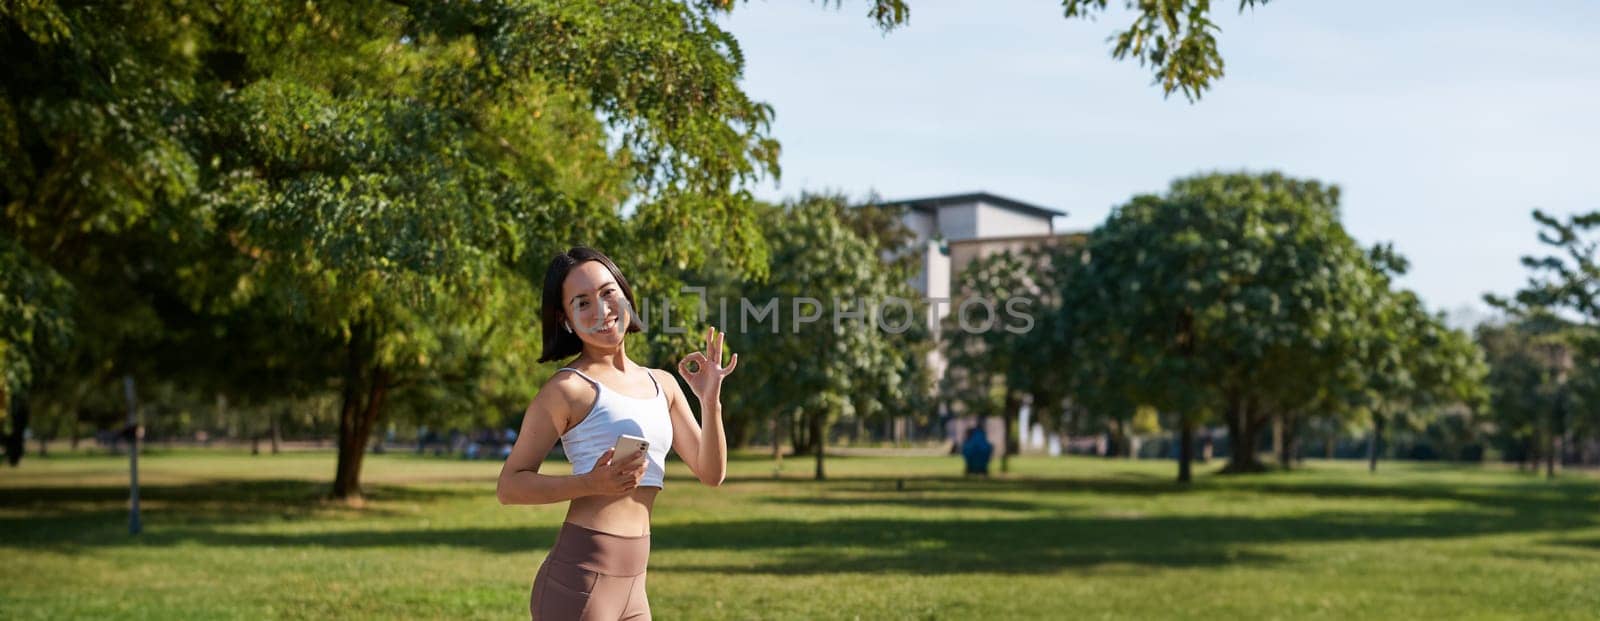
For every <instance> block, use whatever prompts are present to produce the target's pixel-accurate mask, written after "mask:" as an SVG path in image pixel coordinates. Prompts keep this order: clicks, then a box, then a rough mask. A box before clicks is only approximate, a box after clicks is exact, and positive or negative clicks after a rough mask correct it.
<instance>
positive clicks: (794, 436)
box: [789, 412, 811, 455]
mask: <svg viewBox="0 0 1600 621" xmlns="http://www.w3.org/2000/svg"><path fill="white" fill-rule="evenodd" d="M810 421H811V419H810V418H809V417H808V416H806V414H805V412H796V413H795V415H794V416H790V417H789V444H790V446H791V447H792V448H793V449H794V454H795V455H804V454H806V453H809V452H811V444H810V442H809V441H808V438H809V437H810V435H811V434H810V433H808V432H807V430H808V425H809V424H810Z"/></svg>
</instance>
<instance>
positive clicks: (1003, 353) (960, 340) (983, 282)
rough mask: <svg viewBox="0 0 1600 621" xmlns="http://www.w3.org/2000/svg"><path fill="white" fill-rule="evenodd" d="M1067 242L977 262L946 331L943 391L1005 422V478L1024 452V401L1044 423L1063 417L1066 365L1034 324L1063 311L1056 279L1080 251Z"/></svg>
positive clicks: (964, 276)
mask: <svg viewBox="0 0 1600 621" xmlns="http://www.w3.org/2000/svg"><path fill="white" fill-rule="evenodd" d="M1082 241H1083V240H1082V238H1081V237H1079V236H1071V237H1063V238H1062V239H1059V240H1052V241H1050V242H1046V243H1045V244H1043V245H1041V246H1039V247H1036V248H1031V249H1028V250H1026V251H1023V252H1016V253H1014V252H1011V251H1001V252H996V253H994V254H990V255H987V256H982V257H978V258H976V259H973V261H972V262H971V263H969V264H967V266H966V267H965V268H964V269H963V270H962V271H961V273H960V274H958V275H957V277H956V284H955V289H956V295H955V296H953V297H954V298H955V299H953V300H952V301H951V313H950V315H949V316H947V317H946V318H945V321H944V326H943V329H942V334H943V339H942V340H943V347H944V350H945V352H946V359H947V360H949V369H948V371H947V372H946V378H945V382H944V391H945V392H946V398H947V400H949V401H950V402H952V403H954V404H956V405H958V406H959V408H960V409H961V410H962V411H965V412H969V413H972V414H976V415H977V416H978V417H979V420H980V421H981V420H982V419H983V418H985V417H987V416H989V415H992V414H998V415H999V416H1000V417H1001V419H1002V420H1003V421H1004V422H1005V433H1004V438H1003V442H1004V443H1005V444H1004V447H1005V450H1004V452H1003V453H1002V457H1001V460H1000V470H1001V472H1010V470H1011V463H1010V461H1011V456H1012V455H1014V454H1016V453H1017V452H1019V450H1020V448H1021V446H1020V443H1019V442H1018V437H1017V436H1018V433H1019V430H1018V428H1017V427H1018V417H1019V415H1020V413H1021V410H1022V405H1023V403H1024V400H1025V399H1026V400H1030V401H1031V402H1032V403H1034V404H1036V405H1037V408H1036V409H1037V410H1040V411H1042V412H1043V414H1044V416H1043V417H1042V418H1044V419H1052V418H1056V417H1058V416H1059V409H1060V407H1061V402H1062V400H1063V398H1064V396H1065V395H1064V394H1063V391H1061V390H1060V389H1059V388H1058V387H1059V386H1060V385H1061V382H1060V377H1059V375H1060V374H1059V372H1058V370H1059V369H1061V368H1063V367H1064V366H1065V363H1066V362H1067V360H1068V356H1067V350H1066V349H1064V348H1058V347H1057V345H1058V344H1060V341H1059V340H1058V339H1053V338H1051V337H1052V333H1051V332H1050V327H1048V326H1042V325H1040V321H1039V320H1038V319H1036V318H1040V317H1048V316H1050V315H1052V314H1054V313H1056V312H1057V310H1058V309H1057V307H1056V306H1055V304H1056V303H1057V300H1056V295H1055V293H1056V291H1058V289H1056V288H1055V284H1056V280H1057V277H1056V275H1057V273H1058V272H1062V271H1065V270H1067V269H1070V267H1071V265H1072V264H1073V261H1074V260H1075V259H1076V258H1077V252H1078V251H1079V250H1080V249H1081V248H1082Z"/></svg>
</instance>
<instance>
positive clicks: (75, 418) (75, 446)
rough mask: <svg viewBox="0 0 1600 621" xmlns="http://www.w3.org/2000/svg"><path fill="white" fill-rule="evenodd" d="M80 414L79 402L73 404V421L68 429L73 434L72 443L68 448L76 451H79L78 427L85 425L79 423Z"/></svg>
mask: <svg viewBox="0 0 1600 621" xmlns="http://www.w3.org/2000/svg"><path fill="white" fill-rule="evenodd" d="M78 416H79V409H78V404H77V403H73V404H72V422H71V423H69V424H70V425H71V426H70V427H68V428H67V431H68V432H69V433H71V434H72V443H71V444H69V445H68V448H70V449H71V450H72V452H74V453H76V452H78V429H79V428H81V427H83V425H81V424H79V422H78Z"/></svg>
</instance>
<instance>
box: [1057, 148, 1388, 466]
mask: <svg viewBox="0 0 1600 621" xmlns="http://www.w3.org/2000/svg"><path fill="white" fill-rule="evenodd" d="M1338 196H1339V193H1338V189H1337V188H1336V187H1332V186H1325V185H1323V184H1321V183H1319V182H1316V181H1303V180H1297V179H1292V178H1289V177H1286V176H1284V175H1281V174H1278V173H1267V174H1260V175H1255V174H1243V173H1238V174H1213V175H1202V176H1198V177H1191V178H1187V179H1180V180H1178V181H1176V182H1174V183H1173V184H1172V187H1171V189H1170V190H1169V191H1168V193H1167V194H1165V195H1162V196H1154V195H1145V196H1139V197H1135V198H1134V199H1133V200H1132V201H1130V202H1129V203H1127V204H1125V205H1122V206H1120V207H1117V208H1116V209H1115V210H1114V211H1113V212H1112V214H1111V216H1110V217H1109V218H1108V219H1107V220H1106V222H1105V223H1104V224H1103V225H1101V226H1100V227H1098V228H1096V229H1095V230H1094V231H1093V232H1092V233H1091V234H1090V241H1089V247H1088V253H1087V255H1088V256H1087V259H1086V262H1085V263H1084V265H1083V267H1082V269H1080V270H1078V272H1077V277H1075V278H1072V279H1069V280H1068V281H1067V284H1066V288H1065V293H1064V296H1063V297H1064V301H1063V304H1062V312H1063V314H1064V317H1063V322H1064V323H1065V324H1066V325H1069V326H1071V327H1070V333H1071V334H1072V335H1073V337H1074V340H1075V341H1076V345H1075V346H1074V349H1077V350H1080V351H1093V352H1097V353H1096V355H1097V356H1102V357H1103V360H1104V361H1105V362H1104V363H1102V364H1084V365H1081V366H1080V367H1079V372H1078V378H1077V381H1076V384H1075V391H1074V392H1075V394H1076V395H1077V397H1078V398H1077V401H1079V402H1080V403H1081V404H1082V405H1084V406H1085V407H1090V408H1096V407H1099V408H1114V409H1122V410H1126V411H1128V412H1129V413H1130V414H1131V412H1132V411H1133V408H1135V407H1137V406H1138V405H1152V406H1155V407H1157V408H1158V409H1161V410H1163V411H1168V412H1174V413H1176V414H1177V418H1178V422H1179V430H1180V442H1179V451H1180V460H1179V479H1180V480H1182V481H1187V480H1188V478H1189V476H1190V475H1189V472H1190V471H1189V461H1190V458H1191V453H1192V447H1191V444H1192V442H1193V430H1194V428H1195V426H1196V425H1197V424H1198V423H1199V422H1200V416H1202V415H1203V414H1204V413H1205V412H1215V413H1217V414H1218V415H1220V416H1222V418H1223V422H1224V423H1225V424H1226V425H1227V427H1228V430H1229V435H1230V439H1231V444H1232V447H1233V449H1232V457H1231V459H1230V462H1229V465H1228V468H1227V470H1228V471H1253V470H1259V469H1260V468H1261V465H1260V463H1259V461H1258V459H1257V456H1256V444H1257V441H1258V438H1259V436H1260V431H1261V429H1262V428H1263V425H1264V423H1265V422H1266V421H1267V420H1269V417H1270V415H1271V414H1272V413H1273V412H1274V411H1275V410H1277V409H1281V408H1285V407H1298V406H1300V405H1302V404H1304V403H1310V402H1312V401H1314V400H1315V399H1316V392H1315V390H1316V387H1317V386H1319V385H1322V384H1325V383H1327V382H1329V381H1331V378H1332V374H1331V372H1330V371H1329V368H1330V367H1331V366H1332V365H1326V364H1293V363H1294V362H1296V361H1299V360H1303V359H1319V358H1325V357H1327V356H1329V355H1331V354H1330V353H1329V352H1330V350H1331V349H1332V348H1330V347H1328V346H1326V345H1325V344H1326V343H1327V342H1329V341H1330V340H1333V339H1337V338H1338V337H1339V334H1340V333H1339V331H1338V330H1337V329H1336V326H1338V325H1340V324H1341V323H1346V322H1349V321H1351V320H1352V319H1353V318H1354V316H1355V313H1356V311H1357V306H1356V304H1357V303H1358V302H1359V298H1358V297H1356V296H1353V295H1351V292H1350V291H1349V290H1348V286H1349V285H1350V283H1352V282H1354V281H1355V279H1354V277H1355V276H1357V275H1359V273H1360V272H1361V270H1362V269H1364V263H1363V261H1364V255H1363V253H1362V252H1361V250H1360V248H1359V247H1358V246H1357V245H1356V244H1355V242H1354V240H1352V239H1351V238H1350V237H1349V235H1348V234H1346V233H1345V231H1344V229H1343V227H1342V226H1341V225H1340V223H1339V213H1338ZM1283 387H1296V388H1298V389H1299V390H1295V391H1290V390H1288V389H1285V388H1283Z"/></svg>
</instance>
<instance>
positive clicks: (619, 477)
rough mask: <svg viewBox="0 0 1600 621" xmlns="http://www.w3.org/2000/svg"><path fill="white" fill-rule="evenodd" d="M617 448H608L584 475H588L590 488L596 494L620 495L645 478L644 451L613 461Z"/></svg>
mask: <svg viewBox="0 0 1600 621" xmlns="http://www.w3.org/2000/svg"><path fill="white" fill-rule="evenodd" d="M616 452H617V449H616V448H615V447H613V448H608V449H606V452H605V453H602V454H601V455H600V459H598V460H595V462H594V468H593V469H591V470H589V472H588V473H587V474H585V475H584V476H586V477H588V482H589V490H590V491H591V492H592V494H591V495H594V496H619V495H622V494H626V493H628V492H631V491H633V488H635V487H638V486H639V481H640V480H641V479H643V478H644V468H645V461H644V454H645V452H644V451H638V452H635V453H634V454H633V455H631V456H629V457H624V458H622V459H621V460H617V461H613V460H612V459H611V458H612V457H614V456H615V454H616Z"/></svg>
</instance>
